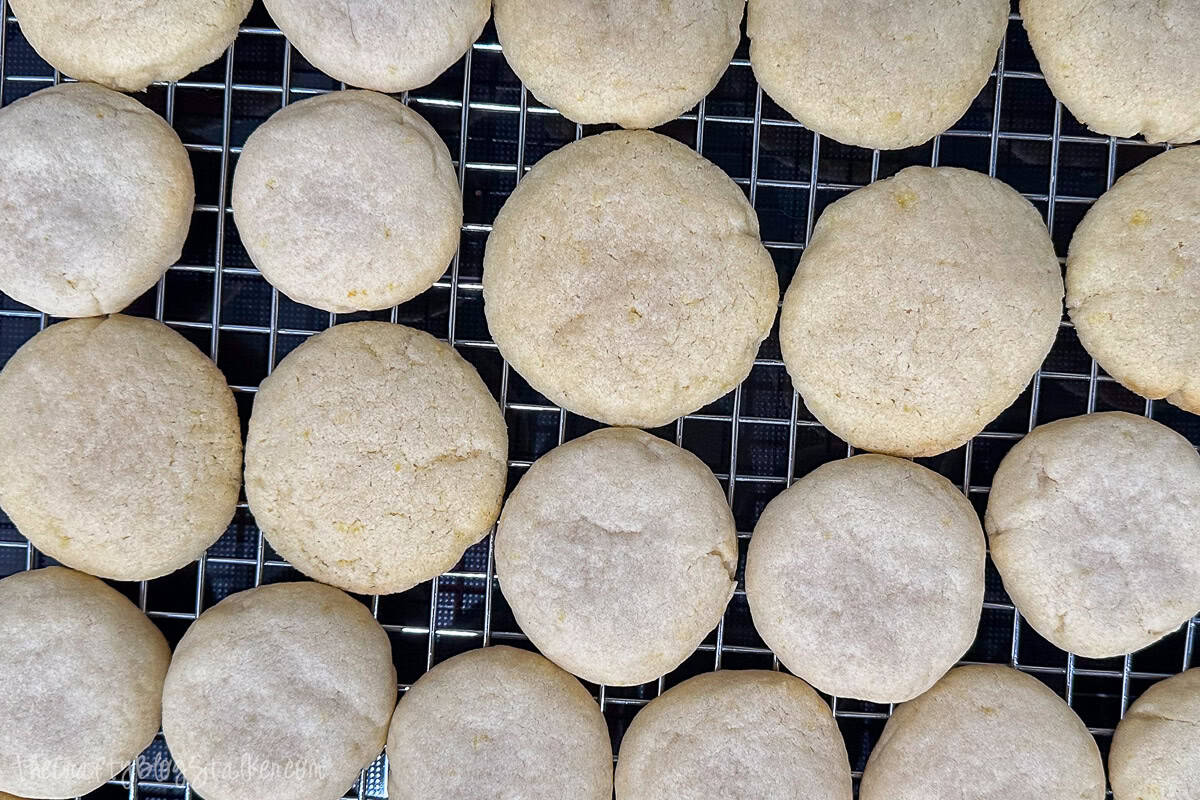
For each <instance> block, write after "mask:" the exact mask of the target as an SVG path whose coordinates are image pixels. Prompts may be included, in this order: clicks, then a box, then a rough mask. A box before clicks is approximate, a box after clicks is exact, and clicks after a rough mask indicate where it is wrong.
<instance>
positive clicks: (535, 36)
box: [496, 0, 746, 128]
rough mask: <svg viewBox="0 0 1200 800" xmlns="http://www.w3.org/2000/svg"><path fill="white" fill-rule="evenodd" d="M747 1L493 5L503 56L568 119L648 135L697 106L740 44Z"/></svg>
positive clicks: (554, 0) (530, 0)
mask: <svg viewBox="0 0 1200 800" xmlns="http://www.w3.org/2000/svg"><path fill="white" fill-rule="evenodd" d="M745 7H746V0H674V2H669V3H630V2H628V1H627V0H595V1H593V2H588V3H563V2H560V0H496V34H497V36H498V37H499V39H500V45H501V47H502V48H503V49H504V57H505V58H506V59H507V60H508V63H509V66H511V67H512V69H513V72H515V73H516V74H517V77H519V78H520V79H521V81H522V82H523V83H524V84H525V85H526V87H528V88H529V90H530V91H531V92H533V94H534V96H535V97H536V98H537V99H538V100H540V101H541V102H543V103H545V104H546V105H548V106H551V107H552V108H555V109H557V110H558V111H559V113H561V114H562V115H563V116H565V117H567V118H568V119H570V120H572V121H573V122H579V123H583V124H585V125H590V124H599V123H611V122H615V123H617V124H618V125H621V126H622V127H624V128H653V127H656V126H658V125H662V124H663V123H664V122H669V121H670V120H673V119H675V118H676V117H678V116H679V115H680V114H682V113H684V112H685V111H688V110H689V109H691V108H692V107H694V106H695V105H696V104H697V103H699V102H700V101H701V100H702V99H703V98H704V96H705V95H706V94H708V93H709V92H710V91H711V90H712V88H713V87H714V86H716V85H717V81H719V80H720V79H721V75H723V74H724V73H725V69H726V67H728V66H729V60H730V59H731V58H733V52H734V50H736V49H737V45H738V42H739V41H740V40H741V36H742V33H741V23H742V11H743V9H745Z"/></svg>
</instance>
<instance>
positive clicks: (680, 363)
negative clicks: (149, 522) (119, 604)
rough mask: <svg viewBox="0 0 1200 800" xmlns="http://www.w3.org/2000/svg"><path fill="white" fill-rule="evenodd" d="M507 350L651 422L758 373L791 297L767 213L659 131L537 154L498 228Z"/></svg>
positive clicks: (488, 272) (494, 286) (487, 272)
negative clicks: (762, 349)
mask: <svg viewBox="0 0 1200 800" xmlns="http://www.w3.org/2000/svg"><path fill="white" fill-rule="evenodd" d="M483 297H484V310H485V312H486V314H487V321H488V328H489V330H490V331H491V334H492V337H493V339H494V340H495V342H496V344H497V345H499V347H500V352H501V353H502V354H503V355H504V357H505V358H506V359H508V361H509V363H510V364H511V365H512V366H513V368H514V369H516V370H517V372H519V373H520V374H521V376H522V377H523V378H525V380H527V381H528V382H529V384H530V385H531V386H532V387H533V388H534V389H536V390H537V391H539V392H541V393H542V394H543V395H545V396H546V397H548V398H549V399H550V400H551V401H553V402H554V403H557V404H558V405H560V406H562V407H564V408H566V409H567V410H569V411H574V412H575V413H577V414H581V415H583V416H586V417H591V418H592V419H596V420H599V421H601V422H604V423H607V424H610V425H636V426H638V427H642V428H653V427H657V426H660V425H665V424H666V423H668V422H671V421H673V420H675V419H677V418H678V417H680V416H682V415H684V414H690V413H691V412H693V411H696V410H697V409H699V408H701V407H703V406H705V405H706V404H708V403H711V402H712V401H714V400H716V399H718V398H719V397H721V396H722V395H725V394H726V393H728V392H729V391H730V390H732V389H733V388H734V387H735V386H737V384H738V383H740V382H741V381H742V380H743V379H745V377H746V376H747V375H748V374H749V373H750V368H751V367H752V366H753V364H754V357H755V356H756V355H757V353H758V346H759V344H760V343H761V342H762V340H763V339H765V338H766V336H767V333H768V332H769V331H770V328H771V323H772V322H773V321H774V318H775V309H776V306H777V304H778V300H779V283H778V279H777V278H776V276H775V267H774V265H773V263H772V261H771V256H770V255H769V254H768V253H767V251H766V248H764V247H763V246H762V242H761V241H760V240H759V237H758V217H757V216H756V215H755V213H754V209H753V208H752V207H751V206H750V203H749V202H747V200H746V197H745V195H743V194H742V190H741V189H739V188H738V187H737V184H735V183H734V182H733V181H732V180H730V179H729V177H728V176H727V175H725V173H723V172H722V171H721V170H720V169H718V168H717V167H716V165H714V164H712V163H710V162H709V161H707V160H705V159H704V158H703V157H702V156H700V155H698V154H697V153H696V152H695V151H693V150H691V149H689V148H687V147H685V146H684V145H682V144H680V143H679V142H676V141H674V140H673V139H668V138H667V137H665V136H660V135H659V134H656V133H650V132H648V131H613V132H610V133H603V134H600V135H598V136H589V137H587V138H585V139H583V140H581V141H578V142H574V143H572V144H569V145H567V146H566V147H563V148H562V149H560V150H557V151H555V152H553V153H551V154H550V155H548V156H546V157H545V158H543V159H542V160H541V161H539V162H538V163H537V165H536V166H535V167H534V168H533V170H532V171H531V172H530V173H529V175H527V176H526V177H525V178H524V179H523V180H522V181H521V182H520V183H519V184H517V188H516V190H515V191H514V192H513V193H512V195H511V196H510V197H509V199H508V201H507V202H506V203H505V204H504V207H503V208H502V209H501V210H500V214H499V215H498V216H497V217H496V223H495V226H494V228H493V229H492V233H491V235H490V236H489V237H488V242H487V252H486V254H485V256H484V269H483Z"/></svg>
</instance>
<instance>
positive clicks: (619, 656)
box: [496, 428, 737, 686]
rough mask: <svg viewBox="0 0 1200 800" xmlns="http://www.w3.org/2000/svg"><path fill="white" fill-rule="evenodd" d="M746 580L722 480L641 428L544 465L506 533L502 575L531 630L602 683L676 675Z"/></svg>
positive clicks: (591, 440)
mask: <svg viewBox="0 0 1200 800" xmlns="http://www.w3.org/2000/svg"><path fill="white" fill-rule="evenodd" d="M736 569H737V540H736V534H735V527H734V521H733V514H732V513H731V512H730V510H729V506H728V504H727V503H726V501H725V496H724V494H723V492H722V491H721V487H720V484H718V483H717V480H716V478H714V477H713V474H712V472H710V471H709V469H708V467H706V466H705V465H704V463H703V462H702V461H700V459H698V458H696V456H694V455H692V454H691V453H689V452H687V451H686V450H683V449H681V448H679V447H676V446H675V445H674V444H671V443H670V442H666V441H663V440H662V439H659V438H657V437H655V436H652V435H650V434H648V433H645V432H644V431H640V430H637V429H634V428H604V429H601V430H598V431H594V432H593V433H589V434H587V435H586V436H582V437H580V438H579V439H574V440H572V441H570V442H567V443H566V444H564V445H561V446H559V447H557V448H555V449H553V450H551V451H550V452H549V453H547V454H545V455H544V456H542V457H541V458H539V459H538V460H537V461H536V462H534V464H533V466H532V467H530V468H529V471H528V472H527V473H526V474H525V476H524V477H523V478H522V479H521V481H520V483H518V484H517V487H516V488H515V489H513V492H512V494H511V495H510V496H509V499H508V502H507V503H506V504H505V506H504V512H503V514H502V515H501V517H500V522H499V524H498V526H497V529H496V574H497V577H498V578H499V580H500V586H501V588H502V589H503V590H504V597H505V599H507V600H508V603H509V605H510V606H511V607H512V610H513V615H514V616H515V617H516V620H517V623H518V624H519V625H520V626H521V630H522V631H524V632H525V634H526V635H527V636H528V637H529V639H530V640H531V641H532V642H533V643H534V644H535V645H536V646H537V648H538V649H539V650H540V651H541V652H542V653H544V654H545V655H546V657H547V658H549V659H550V660H551V661H554V662H555V663H556V664H558V665H559V666H561V667H563V668H564V669H567V670H569V671H570V672H573V673H575V674H576V675H578V676H580V677H581V678H584V679H585V680H589V681H592V682H595V683H606V684H612V685H618V686H629V685H633V684H638V683H644V682H646V681H649V680H653V679H654V678H657V677H658V676H659V675H662V674H663V673H665V672H668V671H670V670H671V669H674V668H675V667H677V666H678V665H679V664H680V663H681V662H682V661H683V660H684V659H685V658H687V656H689V655H691V653H692V652H693V651H694V650H695V649H696V647H697V646H698V645H699V644H700V642H701V641H702V640H703V639H704V637H705V635H707V634H708V632H709V631H711V630H712V629H713V628H714V627H715V626H716V624H717V622H718V620H720V618H721V614H722V613H723V612H724V610H725V606H726V604H727V603H728V602H729V598H730V597H731V596H732V595H733V590H734V587H735V585H736V583H735V580H734V573H735V571H736Z"/></svg>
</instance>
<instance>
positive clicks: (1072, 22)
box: [1021, 0, 1200, 143]
mask: <svg viewBox="0 0 1200 800" xmlns="http://www.w3.org/2000/svg"><path fill="white" fill-rule="evenodd" d="M1021 18H1022V19H1023V20H1024V23H1025V30H1026V31H1027V32H1028V33H1029V42H1030V44H1032V45H1033V52H1034V54H1035V55H1036V56H1037V60H1038V64H1039V65H1040V66H1041V68H1042V73H1043V74H1044V75H1045V76H1046V83H1048V84H1049V85H1050V89H1051V91H1053V92H1054V96H1055V97H1057V98H1058V99H1059V100H1061V101H1062V102H1063V104H1064V105H1065V106H1066V107H1067V109H1068V110H1070V112H1071V113H1072V114H1073V115H1074V116H1075V118H1076V119H1078V120H1079V121H1080V122H1082V123H1083V124H1084V125H1087V126H1088V128H1090V129H1092V130H1094V131H1096V132H1097V133H1102V134H1105V135H1106V136H1121V137H1131V136H1137V135H1138V134H1139V133H1140V134H1142V135H1143V136H1144V137H1145V138H1146V141H1148V142H1175V143H1184V142H1194V141H1196V140H1197V139H1200V47H1197V46H1196V42H1197V40H1198V39H1200V0H1021Z"/></svg>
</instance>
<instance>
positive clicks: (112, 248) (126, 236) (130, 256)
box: [0, 4, 195, 317]
mask: <svg viewBox="0 0 1200 800" xmlns="http://www.w3.org/2000/svg"><path fill="white" fill-rule="evenodd" d="M56 5H57V4H56ZM106 7H107V6H106ZM64 9H65V7H64ZM64 13H66V11H64ZM70 13H71V14H76V11H75V10H74V8H73V7H72V9H71V10H70ZM0 141H3V142H4V143H5V146H4V148H3V150H2V151H0V209H3V210H4V213H3V214H0V291H3V292H4V293H5V294H7V295H8V296H9V297H12V298H13V299H14V300H17V301H19V302H21V303H24V304H26V305H29V306H33V307H34V308H36V309H37V310H38V311H42V312H45V313H47V314H51V315H53V316H56V317H93V316H96V315H98V314H112V313H115V312H117V311H120V310H121V309H123V308H125V306H127V305H129V304H130V303H132V302H133V301H134V300H136V299H137V298H138V297H139V296H141V295H142V293H144V292H146V291H147V290H149V289H150V288H151V287H153V286H154V284H155V283H157V282H158V279H159V278H160V277H162V274H163V273H164V272H166V270H167V267H169V266H171V265H172V264H174V263H175V262H176V261H177V260H178V259H179V254H180V253H181V252H182V249H183V242H184V239H185V238H187V232H188V226H189V225H190V224H191V219H192V203H193V200H194V199H195V187H194V184H193V182H192V168H191V163H190V161H189V159H188V154H187V151H186V150H184V148H183V144H182V143H181V142H180V141H179V137H178V136H177V135H176V134H175V131H173V130H171V127H170V126H169V125H167V123H166V122H164V121H163V119H162V118H161V117H159V116H158V115H157V114H155V113H154V112H152V111H150V110H149V109H148V108H146V107H145V106H143V105H142V104H141V103H139V102H137V101H136V100H133V99H132V98H129V97H126V96H125V95H123V94H119V93H117V92H113V91H110V90H108V89H105V88H104V87H102V86H97V85H95V84H91V83H70V84H62V85H59V86H53V87H50V88H48V89H42V90H41V91H39V92H34V93H33V94H31V95H29V96H28V97H24V98H22V99H20V100H17V101H16V102H15V103H13V104H12V105H9V106H7V107H5V108H4V109H0Z"/></svg>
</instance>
